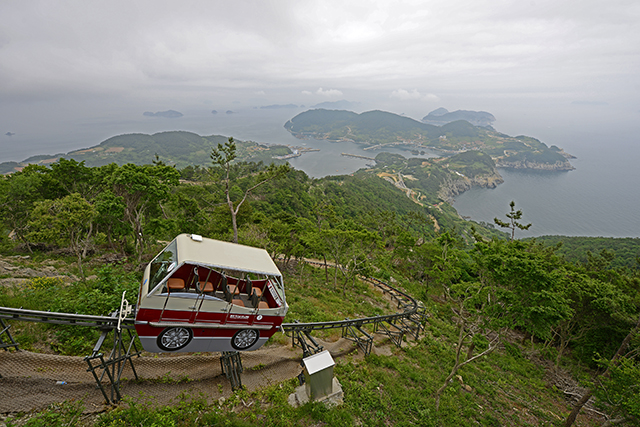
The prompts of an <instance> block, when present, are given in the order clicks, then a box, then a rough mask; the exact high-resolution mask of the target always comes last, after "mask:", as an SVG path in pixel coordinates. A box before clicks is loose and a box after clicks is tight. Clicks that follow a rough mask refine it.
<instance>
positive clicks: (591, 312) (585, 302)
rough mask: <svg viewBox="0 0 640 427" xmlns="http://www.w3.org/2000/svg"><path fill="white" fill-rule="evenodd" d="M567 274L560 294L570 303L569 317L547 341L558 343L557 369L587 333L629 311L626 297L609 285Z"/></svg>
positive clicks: (555, 329) (578, 275) (554, 330)
mask: <svg viewBox="0 0 640 427" xmlns="http://www.w3.org/2000/svg"><path fill="white" fill-rule="evenodd" d="M567 273H568V275H569V280H567V281H565V282H564V287H563V288H560V289H559V291H560V292H562V293H563V294H564V295H565V297H566V298H567V300H568V301H569V306H570V309H571V310H570V313H571V314H570V316H567V317H566V318H564V319H562V320H561V321H560V322H558V323H557V324H556V325H554V326H552V334H553V339H552V340H549V343H551V342H556V343H557V348H558V354H557V356H556V364H555V367H556V369H557V368H559V366H560V360H561V358H562V356H563V355H564V353H565V351H566V349H567V348H568V347H569V344H570V343H571V342H577V341H579V340H582V339H584V338H585V337H586V336H587V334H588V333H589V332H590V331H593V330H596V329H598V328H603V327H607V326H609V325H612V324H615V323H616V322H617V321H618V319H620V318H622V317H626V316H627V314H628V313H629V312H630V311H631V310H632V306H631V304H630V300H629V297H628V296H627V295H625V294H624V293H623V292H622V291H621V290H620V289H619V288H617V287H616V286H614V285H613V284H611V283H610V282H603V281H600V280H598V279H594V278H591V277H588V276H586V275H584V274H581V273H580V272H576V273H572V272H570V271H569V272H567ZM624 320H626V319H623V321H624ZM603 350H605V349H603V348H601V347H600V351H603Z"/></svg>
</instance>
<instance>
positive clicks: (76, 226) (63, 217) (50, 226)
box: [29, 193, 97, 279]
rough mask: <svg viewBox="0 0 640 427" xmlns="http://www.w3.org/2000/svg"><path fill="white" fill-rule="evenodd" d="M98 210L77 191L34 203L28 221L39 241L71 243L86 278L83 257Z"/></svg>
mask: <svg viewBox="0 0 640 427" xmlns="http://www.w3.org/2000/svg"><path fill="white" fill-rule="evenodd" d="M96 214H97V211H96V209H95V207H94V206H92V205H91V204H90V203H89V202H87V201H86V200H85V199H84V198H82V196H80V195H79V194H78V193H72V194H70V195H68V196H66V197H63V198H61V199H56V200H43V201H41V202H37V203H36V204H35V208H34V210H33V214H32V216H31V220H30V221H29V228H30V233H29V236H30V238H32V239H34V240H37V241H44V242H50V243H55V244H58V245H69V247H70V248H71V250H72V251H73V253H74V254H75V255H76V257H77V259H78V269H79V270H80V275H81V276H82V278H83V279H84V271H83V268H82V259H83V258H84V257H85V256H86V253H87V249H88V246H89V244H90V242H91V236H92V234H93V231H94V230H93V220H94V219H95V217H96Z"/></svg>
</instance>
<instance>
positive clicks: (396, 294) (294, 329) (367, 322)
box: [0, 260, 427, 403]
mask: <svg viewBox="0 0 640 427" xmlns="http://www.w3.org/2000/svg"><path fill="white" fill-rule="evenodd" d="M304 262H306V263H307V264H311V265H314V266H318V267H325V264H323V263H320V262H316V261H310V260H305V261H304ZM360 279H361V280H363V281H366V282H368V283H369V284H371V285H373V286H375V287H377V288H378V289H380V290H381V291H382V292H384V293H385V294H387V295H388V296H389V297H390V298H392V299H393V300H394V301H395V302H396V303H397V310H399V312H397V313H394V314H387V315H380V316H370V317H362V318H358V319H344V320H337V321H329V322H308V323H301V322H298V321H296V322H294V323H283V324H282V325H281V329H282V331H283V332H285V333H287V334H290V336H291V339H292V345H293V346H294V347H301V348H302V350H303V357H307V356H310V355H312V354H315V353H317V352H319V351H322V350H323V347H322V346H320V345H319V344H318V343H317V342H316V341H315V339H314V338H313V337H312V335H311V334H312V332H314V331H321V330H328V329H341V330H342V336H343V337H344V338H346V339H349V340H351V341H353V342H354V343H355V344H356V345H357V346H358V347H359V348H360V349H361V350H362V351H363V352H364V353H365V355H367V354H369V353H370V351H371V349H372V346H373V336H372V335H371V332H373V333H377V334H384V335H386V336H388V337H389V339H390V340H391V341H392V342H393V343H394V344H396V345H397V346H398V347H399V346H401V344H402V341H403V340H404V337H405V336H406V335H407V334H410V335H412V336H413V337H415V338H416V339H417V338H418V336H419V334H420V332H421V331H422V329H423V327H424V326H423V324H424V322H425V321H426V318H427V316H426V314H425V310H424V308H423V307H422V306H421V304H419V303H418V302H417V301H416V300H415V299H414V298H412V297H411V296H409V295H408V294H407V293H405V292H403V291H401V290H399V289H397V288H395V287H393V286H391V285H389V284H388V283H385V282H383V281H381V280H379V279H375V278H369V277H360ZM120 313H122V314H120ZM124 314H125V310H123V307H122V306H121V309H120V311H118V312H115V313H113V314H112V315H111V316H93V315H85V314H72V313H60V312H50V311H38V310H26V309H22V308H11V307H0V349H3V348H4V349H5V350H7V348H8V347H15V349H16V350H17V349H18V343H16V342H15V341H14V340H13V337H12V336H11V334H10V332H9V329H10V326H8V325H6V324H5V323H4V320H17V321H26V322H38V323H47V324H53V325H69V326H84V327H92V328H97V329H99V330H100V331H102V335H101V337H100V339H99V340H98V343H97V344H96V346H95V347H94V350H93V353H92V354H91V355H90V356H87V357H85V360H86V361H87V364H88V366H89V369H88V371H91V372H92V374H93V375H94V378H95V380H96V382H97V384H98V387H99V388H100V390H101V391H102V394H103V396H104V398H105V400H106V401H107V403H108V402H109V401H110V400H111V401H113V402H116V401H119V400H120V398H121V396H120V390H119V383H120V375H121V373H122V369H123V368H124V365H125V364H127V362H128V363H130V364H131V368H132V369H133V371H134V374H135V368H134V367H133V361H132V357H134V356H139V355H140V354H141V351H139V350H138V349H137V348H136V346H135V343H134V337H135V327H134V319H133V318H131V317H125V316H124ZM365 326H369V327H370V330H369V331H367V330H365V329H363V328H364V327H365ZM123 330H126V332H127V334H128V337H129V338H128V339H127V338H126V337H125V336H124V335H123V333H122V332H123ZM110 333H113V334H114V343H113V348H112V349H111V352H110V355H109V356H108V357H107V358H106V359H105V357H104V355H103V354H102V353H101V352H100V349H101V347H102V345H103V344H104V342H105V339H106V337H107V335H108V334H110ZM220 363H221V366H222V368H223V372H224V373H225V375H226V376H227V378H228V379H229V380H230V382H231V385H232V387H233V388H234V389H235V388H237V387H238V386H241V381H240V373H241V372H242V364H241V362H240V356H239V354H238V353H234V354H231V353H229V352H224V353H223V354H222V357H221V359H220ZM100 371H101V374H99V373H100ZM105 375H106V376H107V377H108V380H109V383H110V387H111V396H110V397H111V399H109V396H108V395H107V392H106V390H105V389H104V387H103V385H102V382H103V380H104V377H105ZM136 377H137V375H136Z"/></svg>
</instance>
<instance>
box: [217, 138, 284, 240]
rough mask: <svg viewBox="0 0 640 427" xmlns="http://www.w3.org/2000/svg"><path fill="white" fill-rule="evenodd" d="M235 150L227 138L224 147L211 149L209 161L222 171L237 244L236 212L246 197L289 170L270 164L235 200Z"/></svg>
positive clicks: (231, 140) (231, 141)
mask: <svg viewBox="0 0 640 427" xmlns="http://www.w3.org/2000/svg"><path fill="white" fill-rule="evenodd" d="M236 150H237V147H236V144H235V142H234V140H233V138H232V137H229V140H228V141H227V142H225V143H224V145H222V144H220V143H218V146H217V147H216V148H213V149H211V160H212V162H213V164H214V166H219V167H220V168H222V170H223V177H222V180H223V182H224V194H225V197H226V202H227V205H228V206H229V213H230V214H231V223H232V226H233V242H234V243H238V220H237V216H238V211H239V210H240V208H241V207H242V204H243V203H244V202H245V201H246V200H247V197H248V196H249V195H250V194H251V192H252V191H253V190H255V189H256V188H258V187H260V186H262V185H264V184H266V183H267V182H269V181H271V180H273V179H276V178H279V177H280V176H282V175H284V174H285V173H287V172H288V171H289V170H290V168H289V165H288V164H285V165H281V166H276V165H275V164H273V163H272V164H271V165H269V166H268V167H267V168H266V169H265V170H263V171H260V172H259V173H257V174H256V176H255V177H254V181H253V183H252V185H249V186H248V187H247V188H245V189H244V190H240V191H239V193H238V197H237V198H235V197H233V195H232V192H233V189H234V188H233V187H234V184H235V183H234V182H233V181H232V176H231V164H232V162H233V161H234V160H235V159H236V157H237V155H236ZM234 198H235V199H236V200H235V201H234V200H232V199H234ZM238 199H239V200H238Z"/></svg>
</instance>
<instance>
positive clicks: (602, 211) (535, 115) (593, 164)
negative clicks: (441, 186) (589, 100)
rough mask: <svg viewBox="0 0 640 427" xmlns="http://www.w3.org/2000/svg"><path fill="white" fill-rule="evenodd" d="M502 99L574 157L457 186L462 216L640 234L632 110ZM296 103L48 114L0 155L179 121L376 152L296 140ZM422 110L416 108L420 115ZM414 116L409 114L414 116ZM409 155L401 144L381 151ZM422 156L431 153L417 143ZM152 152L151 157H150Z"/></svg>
mask: <svg viewBox="0 0 640 427" xmlns="http://www.w3.org/2000/svg"><path fill="white" fill-rule="evenodd" d="M511 107H512V106H509V105H497V106H495V107H493V108H492V107H488V108H485V110H487V111H490V112H492V113H493V114H494V115H495V116H496V117H497V118H498V120H497V121H496V123H495V125H494V127H495V128H496V129H497V130H499V131H500V132H504V133H506V134H509V135H514V136H515V135H528V136H532V137H535V138H538V139H540V140H541V141H542V142H544V143H546V144H547V145H549V146H550V145H557V146H559V147H561V148H563V149H564V150H565V151H567V152H569V153H571V154H573V155H575V156H577V159H572V160H571V163H572V164H573V165H574V166H575V167H576V170H574V171H569V172H553V173H543V172H530V171H517V170H506V169H500V170H499V172H500V173H501V174H502V176H503V178H504V179H505V182H504V183H503V184H501V185H499V186H498V187H497V188H495V189H479V188H474V189H472V190H469V191H467V192H465V193H463V194H462V195H459V196H458V197H457V198H456V200H455V203H454V207H455V208H456V209H457V210H458V212H459V213H460V215H462V216H464V217H470V218H471V219H473V220H475V221H485V222H488V223H493V218H495V217H499V218H501V219H506V217H505V216H504V215H505V214H506V213H507V212H508V211H509V202H510V201H511V200H514V201H515V202H516V208H517V209H522V210H523V212H524V216H523V219H522V221H523V222H525V223H532V224H533V225H532V226H531V228H530V230H529V231H519V232H518V236H520V237H527V236H541V235H547V234H559V235H569V236H606V237H640V167H638V161H640V138H639V136H640V125H638V124H637V123H640V120H639V118H638V115H639V114H638V112H637V111H631V112H629V111H628V110H626V111H617V112H613V113H612V112H610V111H609V110H607V109H602V108H600V109H598V108H590V107H584V108H582V107H577V108H576V107H571V106H566V107H565V108H564V109H556V110H555V111H553V112H551V111H549V110H548V109H546V108H542V107H540V108H538V109H535V108H529V109H528V110H527V113H526V114H524V113H521V112H520V113H519V112H518V111H517V110H516V109H514V108H511ZM305 110H306V108H300V109H280V110H265V109H238V110H237V111H235V112H234V113H233V114H226V113H225V112H224V111H219V112H218V114H215V115H214V114H211V110H210V109H204V108H203V109H194V110H192V111H189V110H181V111H182V112H183V113H184V114H185V115H184V117H182V118H179V119H163V118H153V117H143V116H142V113H139V115H136V116H134V117H133V118H130V117H132V116H128V117H129V118H126V119H122V118H121V117H118V116H117V115H114V116H113V117H105V118H102V119H99V120H97V119H83V120H76V121H74V122H71V121H67V122H56V121H55V120H52V121H51V122H50V126H48V127H47V126H45V127H41V128H30V127H29V126H26V125H25V126H23V127H19V126H18V127H14V128H13V129H15V130H16V134H15V135H13V136H6V135H4V134H3V135H0V141H1V142H0V147H1V150H0V161H2V162H4V161H10V160H14V161H21V160H24V159H26V158H27V157H29V156H32V155H36V154H56V153H63V152H64V153H66V152H69V151H72V150H75V149H79V148H85V147H90V146H95V145H98V144H99V143H100V142H102V141H104V140H105V139H108V138H109V137H112V136H115V135H120V134H125V133H148V134H153V133H156V132H162V131H173V130H185V131H191V132H195V133H197V134H200V135H214V134H215V135H224V136H233V137H234V138H236V139H240V140H252V141H257V142H266V143H271V144H286V145H290V146H306V147H311V148H319V149H320V150H321V151H319V152H311V153H307V154H304V155H302V156H301V157H298V158H294V159H292V160H291V161H290V163H291V165H292V166H293V167H295V168H297V169H301V170H303V171H305V172H306V173H307V174H308V175H309V176H312V177H316V178H318V177H322V176H326V175H339V174H349V173H352V172H354V171H356V170H358V169H360V168H363V167H366V165H367V164H369V163H372V161H371V160H365V159H357V158H351V157H344V156H342V155H341V153H342V152H345V153H350V154H357V155H362V156H367V157H372V158H373V157H375V156H376V154H377V153H379V152H380V150H368V151H364V150H363V149H362V146H360V145H357V144H352V143H339V144H336V143H330V142H327V141H316V140H299V139H297V138H295V137H293V136H292V135H291V134H289V133H288V132H287V131H286V130H285V129H284V127H283V125H284V123H285V122H286V121H287V120H289V119H290V118H292V117H294V116H295V115H296V114H298V113H300V112H302V111H305ZM420 117H421V116H420ZM420 117H418V116H416V117H414V118H416V119H420ZM385 151H392V152H396V153H399V154H402V155H404V156H405V157H414V156H413V155H412V154H411V153H410V152H408V151H405V150H401V149H395V148H394V149H392V150H385ZM425 151H426V152H425V154H424V156H421V157H433V156H435V155H436V153H433V152H429V151H427V150H425ZM150 161H151V159H150Z"/></svg>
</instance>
